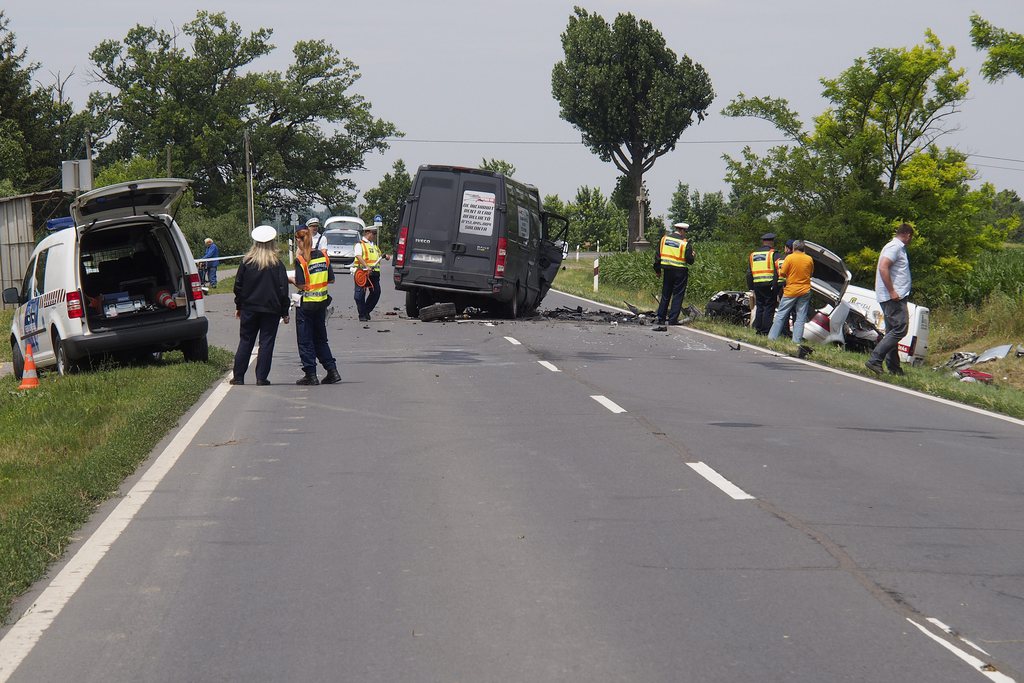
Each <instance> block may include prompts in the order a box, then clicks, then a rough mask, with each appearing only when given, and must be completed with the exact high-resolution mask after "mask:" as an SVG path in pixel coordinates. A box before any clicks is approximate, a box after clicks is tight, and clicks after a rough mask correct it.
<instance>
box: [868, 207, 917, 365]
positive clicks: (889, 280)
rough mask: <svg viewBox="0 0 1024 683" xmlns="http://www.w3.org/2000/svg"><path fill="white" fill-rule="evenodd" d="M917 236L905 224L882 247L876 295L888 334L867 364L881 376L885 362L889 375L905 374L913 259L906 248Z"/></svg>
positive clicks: (876, 276) (876, 279)
mask: <svg viewBox="0 0 1024 683" xmlns="http://www.w3.org/2000/svg"><path fill="white" fill-rule="evenodd" d="M913 237H914V228H913V226H911V225H910V224H909V223H904V224H903V225H901V226H900V227H899V228H897V229H896V236H895V237H893V238H892V241H891V242H889V243H888V244H886V245H885V246H884V247H882V252H881V253H880V254H879V255H878V267H877V268H876V269H875V296H876V297H877V298H878V305H879V306H881V308H882V315H883V316H885V335H884V336H883V337H882V338H881V340H879V342H878V343H877V344H876V345H875V350H874V351H872V352H871V356H870V357H869V358H868V360H867V362H866V363H865V364H864V365H865V366H867V368H868V370H871V371H872V372H874V373H875V374H876V375H880V374H882V361H883V360H884V361H885V364H886V366H888V368H889V372H891V373H892V374H894V375H902V374H903V369H902V368H901V367H900V353H899V341H900V339H903V337H904V336H906V334H907V327H908V325H909V323H910V315H909V313H908V311H907V297H908V296H910V260H909V259H908V258H907V245H908V244H910V240H911V239H913Z"/></svg>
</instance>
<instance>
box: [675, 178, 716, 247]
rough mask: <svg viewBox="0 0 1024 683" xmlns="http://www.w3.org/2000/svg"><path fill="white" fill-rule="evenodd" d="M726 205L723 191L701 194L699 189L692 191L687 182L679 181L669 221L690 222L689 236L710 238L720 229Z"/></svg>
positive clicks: (701, 238)
mask: <svg viewBox="0 0 1024 683" xmlns="http://www.w3.org/2000/svg"><path fill="white" fill-rule="evenodd" d="M725 207H726V204H725V196H724V195H723V194H722V193H721V192H707V193H705V194H704V195H701V193H700V192H698V191H697V190H693V191H692V192H691V191H690V186H689V185H687V184H686V183H677V184H676V191H675V192H673V193H672V203H671V204H670V205H669V209H668V220H669V223H679V222H683V223H689V224H690V229H689V230H688V231H687V233H686V234H687V236H688V237H691V238H693V239H696V240H703V239H708V238H709V237H711V236H712V235H714V234H715V233H716V232H717V231H718V225H719V219H720V217H721V216H722V214H723V213H724V212H725Z"/></svg>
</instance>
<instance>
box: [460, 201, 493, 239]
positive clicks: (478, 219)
mask: <svg viewBox="0 0 1024 683" xmlns="http://www.w3.org/2000/svg"><path fill="white" fill-rule="evenodd" d="M494 198H495V195H494V193H493V192H478V191H476V190H465V191H463V193H462V215H461V217H460V218H459V232H465V233H469V234H471V235H479V236H482V237H489V236H490V235H491V234H492V233H493V232H494V206H495V201H494Z"/></svg>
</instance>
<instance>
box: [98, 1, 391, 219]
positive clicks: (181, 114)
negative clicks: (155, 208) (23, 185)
mask: <svg viewBox="0 0 1024 683" xmlns="http://www.w3.org/2000/svg"><path fill="white" fill-rule="evenodd" d="M271 34H272V30H271V29H268V28H260V29H257V30H256V31H253V32H251V33H249V34H247V35H246V34H244V33H243V31H242V28H241V26H239V24H237V23H235V22H233V21H229V20H228V19H227V17H226V16H225V15H224V14H223V13H210V12H202V11H201V12H199V13H197V15H196V18H195V19H194V20H193V21H191V22H189V23H187V24H185V25H184V26H183V27H182V28H181V34H180V35H179V34H178V33H168V32H166V31H163V30H158V29H156V28H154V27H146V26H141V25H140V26H136V27H135V28H133V29H131V30H130V31H129V32H128V34H127V35H126V36H125V38H124V40H122V41H116V40H106V41H103V42H102V43H100V44H99V46H97V47H96V49H95V50H93V52H92V54H91V59H92V61H93V64H94V65H95V69H94V74H95V76H96V78H97V79H98V80H99V81H101V82H102V83H104V84H105V85H107V86H108V88H109V89H108V90H107V91H103V92H94V93H93V94H92V95H91V96H90V108H91V111H92V112H93V113H94V114H95V115H96V116H97V118H99V119H101V120H102V119H105V120H107V121H109V122H110V124H111V127H112V128H113V130H114V135H113V138H112V139H111V140H109V141H107V144H106V146H105V149H103V152H102V155H103V160H104V161H109V160H111V159H112V158H116V159H128V158H131V157H132V156H135V155H142V156H148V157H162V156H163V155H164V154H166V152H167V150H168V148H169V149H170V155H171V157H172V166H173V169H174V173H175V175H181V176H185V177H189V178H193V179H194V181H195V183H194V187H195V191H196V199H197V201H198V202H200V204H202V205H204V206H206V207H208V208H209V209H210V210H211V211H212V212H214V213H222V212H226V211H228V210H231V209H232V208H233V207H235V206H237V205H239V204H242V203H243V202H244V196H245V174H244V169H245V159H244V142H243V141H244V133H245V131H249V132H250V138H251V150H252V159H253V162H254V167H253V179H254V185H255V194H256V197H257V203H258V204H261V205H262V208H263V209H264V210H269V208H270V207H271V206H273V207H275V208H279V209H284V210H294V209H300V208H302V207H304V206H308V205H310V204H314V203H323V204H326V205H328V206H333V205H339V204H344V203H347V202H349V201H351V199H352V191H353V190H354V184H353V183H352V181H351V180H350V179H347V178H345V177H344V175H345V174H347V173H350V172H352V171H353V170H356V169H359V168H362V166H363V158H364V156H365V155H366V154H367V153H370V152H373V151H380V150H383V149H386V148H387V143H386V142H385V141H384V140H385V138H387V137H388V136H391V135H395V134H397V132H396V129H395V127H394V125H393V124H391V123H388V122H386V121H383V120H381V119H376V118H374V117H373V115H372V113H371V110H370V104H369V103H368V102H366V101H365V100H364V99H363V98H362V97H361V96H359V95H357V94H354V93H352V92H350V89H351V88H352V86H353V85H354V84H355V82H356V81H357V80H358V78H359V72H358V69H357V67H356V65H355V64H354V63H352V62H351V61H349V60H348V59H343V58H342V57H341V56H340V55H339V53H338V52H337V50H335V49H334V48H333V47H331V46H330V45H329V44H327V43H326V42H325V41H322V40H308V41H299V42H297V43H296V44H295V46H294V48H293V50H292V55H293V62H292V64H291V65H290V66H289V67H288V68H287V69H286V71H285V72H284V73H280V72H277V71H267V72H257V71H252V70H249V67H250V65H251V64H252V63H253V62H254V61H255V60H256V59H258V58H259V57H262V56H265V55H267V54H269V53H270V52H271V51H272V50H273V49H274V46H273V45H272V44H271V43H270V37H271ZM331 129H333V130H334V131H335V132H325V131H329V130H331Z"/></svg>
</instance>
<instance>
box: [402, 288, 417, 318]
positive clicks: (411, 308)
mask: <svg viewBox="0 0 1024 683" xmlns="http://www.w3.org/2000/svg"><path fill="white" fill-rule="evenodd" d="M405 314H406V315H407V316H409V317H410V318H418V317H419V316H420V295H419V292H417V291H416V290H415V289H413V290H410V291H408V292H406V293H405Z"/></svg>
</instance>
